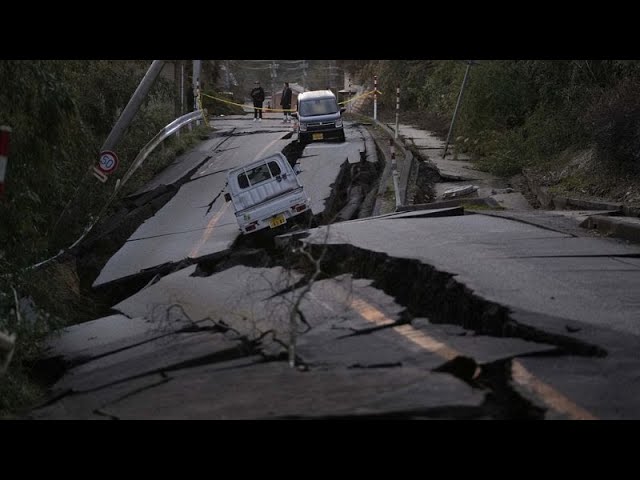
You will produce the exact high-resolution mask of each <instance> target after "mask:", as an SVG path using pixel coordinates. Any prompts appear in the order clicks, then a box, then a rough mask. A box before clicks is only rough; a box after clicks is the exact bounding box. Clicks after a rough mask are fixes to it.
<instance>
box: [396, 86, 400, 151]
mask: <svg viewBox="0 0 640 480" xmlns="http://www.w3.org/2000/svg"><path fill="white" fill-rule="evenodd" d="M399 121H400V87H396V140H397V139H398V127H399Z"/></svg>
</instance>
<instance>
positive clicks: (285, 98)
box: [280, 82, 292, 123]
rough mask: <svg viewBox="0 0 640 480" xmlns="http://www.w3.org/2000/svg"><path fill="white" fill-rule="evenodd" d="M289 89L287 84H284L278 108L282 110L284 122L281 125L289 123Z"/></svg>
mask: <svg viewBox="0 0 640 480" xmlns="http://www.w3.org/2000/svg"><path fill="white" fill-rule="evenodd" d="M291 94H292V92H291V88H289V82H284V88H283V89H282V98H281V99H280V106H281V107H282V109H283V110H284V120H283V121H282V123H287V122H290V121H291Z"/></svg>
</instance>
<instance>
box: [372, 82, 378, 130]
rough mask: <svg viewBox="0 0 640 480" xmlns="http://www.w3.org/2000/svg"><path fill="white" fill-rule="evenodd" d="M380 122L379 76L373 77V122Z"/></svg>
mask: <svg viewBox="0 0 640 480" xmlns="http://www.w3.org/2000/svg"><path fill="white" fill-rule="evenodd" d="M376 120H378V76H377V75H374V76H373V121H374V122H375V121H376Z"/></svg>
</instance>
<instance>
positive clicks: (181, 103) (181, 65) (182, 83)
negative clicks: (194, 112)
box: [180, 60, 184, 116]
mask: <svg viewBox="0 0 640 480" xmlns="http://www.w3.org/2000/svg"><path fill="white" fill-rule="evenodd" d="M182 115H184V60H180V116H182Z"/></svg>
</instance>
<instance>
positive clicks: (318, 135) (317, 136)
mask: <svg viewBox="0 0 640 480" xmlns="http://www.w3.org/2000/svg"><path fill="white" fill-rule="evenodd" d="M311 138H312V139H313V140H322V139H323V138H324V135H323V134H322V133H314V134H313V135H311Z"/></svg>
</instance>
